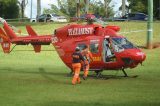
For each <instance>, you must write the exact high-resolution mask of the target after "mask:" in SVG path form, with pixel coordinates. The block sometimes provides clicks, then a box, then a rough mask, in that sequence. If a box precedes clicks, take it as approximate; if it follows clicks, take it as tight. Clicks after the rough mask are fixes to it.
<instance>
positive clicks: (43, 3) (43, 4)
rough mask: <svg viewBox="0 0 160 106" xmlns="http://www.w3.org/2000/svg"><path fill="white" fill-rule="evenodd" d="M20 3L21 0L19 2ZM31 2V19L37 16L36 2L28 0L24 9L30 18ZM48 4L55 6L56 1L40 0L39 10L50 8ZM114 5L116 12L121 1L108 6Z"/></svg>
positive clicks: (116, 0)
mask: <svg viewBox="0 0 160 106" xmlns="http://www.w3.org/2000/svg"><path fill="white" fill-rule="evenodd" d="M20 1H21V0H20ZM31 1H32V18H35V17H36V15H37V0H28V4H27V6H26V9H25V15H26V16H27V17H29V18H30V16H31V15H30V13H31ZM49 4H55V5H58V4H57V0H41V8H42V9H41V10H42V11H43V9H44V8H50V6H49ZM113 4H114V5H115V7H114V11H116V12H117V11H118V9H119V7H120V6H121V4H122V0H112V2H111V4H110V5H113Z"/></svg>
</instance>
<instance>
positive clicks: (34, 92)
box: [0, 22, 160, 106]
mask: <svg viewBox="0 0 160 106" xmlns="http://www.w3.org/2000/svg"><path fill="white" fill-rule="evenodd" d="M111 24H118V25H120V26H122V31H129V30H132V29H133V30H137V29H140V28H145V26H144V25H146V24H145V23H133V22H129V23H126V24H124V23H111ZM136 24H137V25H136ZM138 25H141V27H140V26H138ZM60 26H63V24H43V25H39V24H37V25H33V28H34V29H36V31H37V32H38V33H39V34H45V33H48V34H50V33H52V32H53V29H54V28H56V27H60ZM127 26H128V27H127ZM154 26H155V27H156V29H157V30H156V31H155V32H154V34H155V35H154V41H160V40H159V37H160V36H159V35H158V34H160V31H159V30H158V28H157V27H159V26H160V23H154ZM132 27H133V28H132ZM19 28H20V29H22V31H24V26H19ZM127 28H128V30H127ZM137 34H138V35H139V36H138V35H137ZM126 36H127V37H128V38H129V40H131V41H132V42H136V43H137V44H138V45H143V44H145V39H146V38H145V36H146V35H145V33H144V32H140V33H131V34H127V35H126ZM137 37H139V39H137ZM42 49H43V50H54V48H53V46H52V45H50V46H43V48H42ZM21 50H28V51H21ZM30 50H32V47H31V46H17V47H16V48H15V50H14V51H13V52H11V54H9V55H7V54H3V53H2V50H1V51H0V106H108V105H112V106H114V105H115V106H117V105H118V106H159V105H160V84H159V82H160V66H159V62H160V49H153V50H145V49H144V50H143V51H144V52H145V53H146V54H147V59H146V61H145V62H144V64H143V66H138V67H137V68H134V69H127V70H126V71H127V73H128V74H129V75H138V77H137V78H119V77H117V78H109V79H95V78H92V77H90V78H89V79H88V80H87V81H83V80H82V84H80V85H76V86H73V85H71V79H72V78H71V77H68V76H67V74H68V73H69V71H70V70H69V69H68V68H67V67H66V66H65V65H64V64H63V62H62V61H61V60H60V58H59V57H58V55H57V53H56V52H55V51H42V52H41V53H40V54H36V53H34V52H33V51H30ZM90 74H91V75H92V74H94V73H93V72H90ZM102 74H103V75H110V74H111V75H117V76H121V75H123V74H122V72H121V71H119V72H115V71H113V72H109V71H104V72H103V73H102Z"/></svg>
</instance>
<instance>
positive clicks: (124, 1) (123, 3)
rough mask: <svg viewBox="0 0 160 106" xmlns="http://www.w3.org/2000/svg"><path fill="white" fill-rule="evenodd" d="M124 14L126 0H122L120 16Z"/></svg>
mask: <svg viewBox="0 0 160 106" xmlns="http://www.w3.org/2000/svg"><path fill="white" fill-rule="evenodd" d="M125 13H126V0H122V16H124V15H125Z"/></svg>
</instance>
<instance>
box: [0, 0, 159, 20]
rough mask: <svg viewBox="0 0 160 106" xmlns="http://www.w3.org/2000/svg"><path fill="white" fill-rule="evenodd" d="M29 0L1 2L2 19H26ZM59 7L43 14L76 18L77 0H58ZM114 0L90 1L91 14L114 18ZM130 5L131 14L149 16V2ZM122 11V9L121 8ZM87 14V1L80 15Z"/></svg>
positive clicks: (132, 0)
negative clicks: (25, 14)
mask: <svg viewBox="0 0 160 106" xmlns="http://www.w3.org/2000/svg"><path fill="white" fill-rule="evenodd" d="M26 1H28V0H0V17H3V18H9V19H12V18H18V17H21V18H24V10H25V6H26V5H27V2H26ZM57 1H58V6H56V5H54V4H51V5H50V6H51V9H44V10H43V13H57V14H63V15H67V16H70V17H73V16H76V2H75V0H57ZM111 1H112V0H90V4H89V13H93V14H96V15H98V16H101V17H112V16H113V15H114V14H115V12H114V11H113V7H114V6H115V5H114V4H113V5H110V3H111ZM127 1H128V2H129V5H126V7H127V9H128V10H130V12H142V13H146V14H147V8H148V4H147V0H127ZM153 2H154V17H159V18H160V0H153ZM120 10H121V8H120ZM84 13H85V1H84V0H80V14H84Z"/></svg>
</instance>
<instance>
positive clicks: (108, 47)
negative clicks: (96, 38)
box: [105, 39, 112, 62]
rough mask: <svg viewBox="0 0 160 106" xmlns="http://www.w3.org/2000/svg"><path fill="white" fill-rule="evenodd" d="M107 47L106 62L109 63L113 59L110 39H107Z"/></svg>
mask: <svg viewBox="0 0 160 106" xmlns="http://www.w3.org/2000/svg"><path fill="white" fill-rule="evenodd" d="M105 46H106V53H105V58H106V62H109V61H110V58H111V57H112V52H111V47H110V42H109V39H106V45H105Z"/></svg>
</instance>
